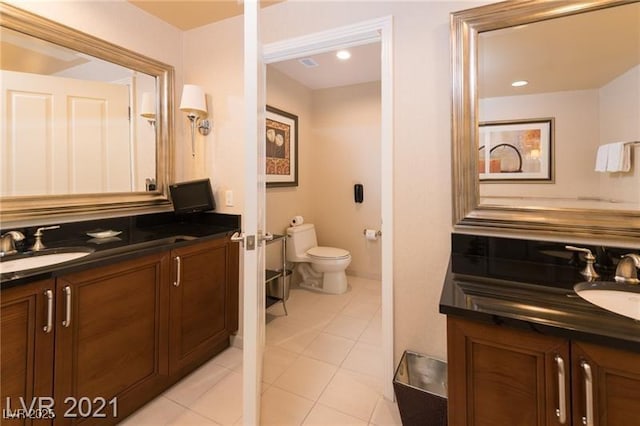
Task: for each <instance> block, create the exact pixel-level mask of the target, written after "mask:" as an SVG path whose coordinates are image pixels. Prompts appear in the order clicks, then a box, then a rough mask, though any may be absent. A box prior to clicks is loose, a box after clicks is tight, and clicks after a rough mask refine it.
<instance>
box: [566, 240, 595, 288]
mask: <svg viewBox="0 0 640 426" xmlns="http://www.w3.org/2000/svg"><path fill="white" fill-rule="evenodd" d="M564 248H566V249H567V250H569V251H576V252H581V253H584V254H585V255H584V260H585V261H586V262H587V266H585V267H584V269H583V270H582V271H580V273H581V274H582V276H583V277H585V278H586V279H587V281H595V280H596V279H598V278H600V274H598V273H597V272H596V270H595V268H594V267H593V264H594V263H595V262H596V257H595V256H594V255H593V253H592V252H591V250H589V249H588V248H583V247H575V246H564Z"/></svg>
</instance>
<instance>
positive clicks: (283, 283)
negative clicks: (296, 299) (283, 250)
mask: <svg viewBox="0 0 640 426" xmlns="http://www.w3.org/2000/svg"><path fill="white" fill-rule="evenodd" d="M277 272H282V269H279V270H278V271H277ZM291 273H292V271H291V269H285V271H284V274H282V275H280V276H279V277H278V278H277V279H275V280H271V281H269V282H267V296H269V297H275V298H276V299H282V300H289V285H290V283H291Z"/></svg>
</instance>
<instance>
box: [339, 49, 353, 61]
mask: <svg viewBox="0 0 640 426" xmlns="http://www.w3.org/2000/svg"><path fill="white" fill-rule="evenodd" d="M336 56H337V57H338V59H340V60H342V61H346V60H347V59H349V58H350V57H351V52H349V51H348V50H338V51H337V52H336Z"/></svg>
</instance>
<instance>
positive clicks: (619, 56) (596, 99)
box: [451, 0, 640, 244]
mask: <svg viewBox="0 0 640 426" xmlns="http://www.w3.org/2000/svg"><path fill="white" fill-rule="evenodd" d="M451 22H452V25H451V29H452V55H453V56H452V60H453V61H452V65H453V109H452V120H453V126H452V129H453V135H452V136H453V152H452V160H453V185H454V187H453V191H454V196H453V210H454V226H455V228H456V229H457V230H460V231H465V230H466V231H472V232H475V231H492V232H514V231H516V232H518V233H521V234H531V235H538V236H539V235H547V236H551V237H554V238H557V237H559V238H567V237H579V238H587V239H593V238H598V239H603V238H604V239H611V240H619V241H624V242H629V243H633V244H638V241H640V240H638V238H640V2H638V1H631V2H630V1H611V0H597V1H580V2H548V1H527V2H503V3H497V4H491V5H487V6H482V7H478V8H474V9H468V10H465V11H461V12H457V13H454V14H453V15H452V21H451ZM514 83H515V86H514V85H512V84H514Z"/></svg>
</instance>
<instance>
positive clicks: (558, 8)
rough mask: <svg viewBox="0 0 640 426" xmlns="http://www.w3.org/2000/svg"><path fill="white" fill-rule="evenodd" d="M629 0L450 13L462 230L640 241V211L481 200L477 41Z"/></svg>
mask: <svg viewBox="0 0 640 426" xmlns="http://www.w3.org/2000/svg"><path fill="white" fill-rule="evenodd" d="M624 4H629V2H628V1H620V0H588V1H580V2H571V3H570V4H567V3H566V2H549V1H543V0H528V1H520V2H510V1H505V2H501V3H495V4H489V5H486V6H480V7H476V8H472V9H467V10H462V11H459V12H454V13H452V14H451V66H452V72H453V75H452V76H453V79H452V105H451V108H452V109H451V114H452V115H451V120H452V123H451V136H452V153H451V157H452V158H451V159H452V191H453V197H452V198H453V199H452V202H453V206H452V208H453V225H454V229H455V230H456V231H459V232H471V233H478V232H491V233H494V234H495V233H497V234H501V233H507V232H509V233H511V234H513V231H518V234H520V233H522V234H528V235H531V236H538V237H539V236H545V237H552V238H587V239H593V238H598V239H607V240H615V241H620V242H629V243H631V242H633V243H634V244H638V238H640V212H638V211H631V210H620V211H608V210H600V209H599V210H596V209H580V208H560V207H554V208H546V207H510V206H492V205H481V204H480V195H479V194H480V192H479V190H480V186H479V180H478V178H477V176H478V170H477V161H476V156H477V154H476V151H477V148H476V147H477V146H478V145H477V141H478V137H479V136H478V111H477V110H478V95H477V70H478V68H477V60H478V58H477V47H478V34H479V33H481V32H484V31H490V30H497V29H501V28H506V27H511V26H516V25H524V24H530V23H534V22H539V21H543V20H548V19H553V18H559V17H563V16H569V15H573V14H577V13H583V12H589V11H594V10H598V9H604V8H608V7H612V6H620V5H624Z"/></svg>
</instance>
